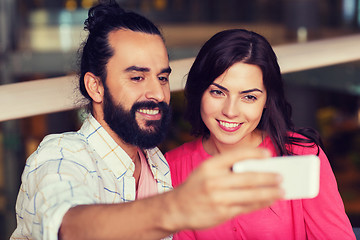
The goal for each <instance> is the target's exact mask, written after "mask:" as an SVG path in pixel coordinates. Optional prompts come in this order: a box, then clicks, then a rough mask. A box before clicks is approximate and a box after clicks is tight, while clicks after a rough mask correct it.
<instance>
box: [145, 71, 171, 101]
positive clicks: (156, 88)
mask: <svg viewBox="0 0 360 240" xmlns="http://www.w3.org/2000/svg"><path fill="white" fill-rule="evenodd" d="M166 90H167V88H166V87H165V86H164V85H162V84H161V82H160V80H159V79H158V78H157V77H156V78H155V77H154V78H152V79H151V81H148V84H147V85H146V90H145V91H146V93H145V97H146V98H147V99H150V100H154V101H156V102H162V101H164V99H165V92H164V91H166Z"/></svg>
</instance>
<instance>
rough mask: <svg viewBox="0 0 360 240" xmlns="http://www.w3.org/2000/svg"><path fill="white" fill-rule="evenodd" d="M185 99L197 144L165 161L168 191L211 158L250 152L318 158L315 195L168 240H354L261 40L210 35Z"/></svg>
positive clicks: (237, 33) (330, 178) (329, 176)
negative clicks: (294, 119) (236, 151)
mask: <svg viewBox="0 0 360 240" xmlns="http://www.w3.org/2000/svg"><path fill="white" fill-rule="evenodd" d="M185 96H186V99H187V112H186V118H187V120H188V121H189V122H190V123H191V125H192V133H193V134H194V135H195V136H198V138H197V139H196V140H194V141H192V142H190V143H185V144H184V145H182V146H180V147H178V148H176V149H174V150H172V151H170V152H168V153H167V154H166V155H165V157H166V159H167V160H168V162H169V165H170V170H171V175H172V182H173V185H174V187H176V186H178V185H179V184H181V183H182V182H183V181H184V180H185V179H186V178H187V176H188V175H189V173H190V172H192V171H193V170H194V169H195V168H196V167H197V166H198V165H199V164H200V163H201V162H203V161H205V160H206V159H208V158H210V157H211V156H214V155H216V154H218V153H220V152H225V151H228V150H230V149H233V148H237V147H240V146H241V147H244V146H245V147H246V146H252V147H254V146H255V147H262V148H267V149H269V150H270V151H271V153H272V155H273V156H283V155H305V154H316V155H318V156H319V158H320V161H321V166H320V169H321V170H320V171H321V172H320V192H319V195H318V196H317V197H315V198H313V199H301V200H287V201H285V200H284V201H278V202H276V203H275V204H273V205H272V206H271V207H269V208H267V209H263V210H260V211H257V212H254V213H250V214H246V215H241V216H238V217H236V218H234V219H232V220H230V221H228V222H226V223H224V224H222V225H220V226H217V227H215V228H211V229H204V230H198V231H183V232H180V233H177V234H176V235H175V239H355V236H354V233H353V231H352V227H351V224H350V222H349V219H348V217H347V216H346V214H345V210H344V206H343V203H342V200H341V197H340V194H339V192H338V190H337V183H336V180H335V177H334V174H333V172H332V170H331V167H330V164H329V162H328V159H327V157H326V155H325V154H324V152H323V150H322V149H321V145H322V144H321V140H320V138H319V136H318V134H317V133H316V132H315V131H314V130H312V129H308V128H303V129H297V128H295V127H294V124H293V123H292V121H291V106H290V105H289V103H288V102H287V101H286V100H285V96H284V89H283V81H282V76H281V73H280V68H279V65H278V63H277V58H276V55H275V53H274V52H273V50H272V47H271V46H270V44H269V43H268V42H267V40H266V39H265V38H264V37H262V36H260V35H259V34H256V33H254V32H250V31H246V30H240V29H234V30H227V31H223V32H220V33H217V34H216V35H214V36H213V37H212V38H211V39H210V40H209V41H207V42H206V43H205V45H204V46H203V47H202V48H201V50H200V52H199V54H198V56H197V57H196V59H195V62H194V64H193V66H192V67H191V69H190V72H189V75H188V79H187V83H186V87H185Z"/></svg>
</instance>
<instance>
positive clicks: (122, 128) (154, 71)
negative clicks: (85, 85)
mask: <svg viewBox="0 0 360 240" xmlns="http://www.w3.org/2000/svg"><path fill="white" fill-rule="evenodd" d="M109 43H110V45H111V47H112V48H113V49H114V56H113V57H111V58H110V60H109V62H108V64H107V78H106V83H105V84H104V102H103V110H104V120H105V121H106V123H107V124H108V125H109V127H110V128H111V129H112V130H113V131H114V132H115V133H116V134H117V135H118V136H119V137H120V138H121V139H123V140H124V141H125V142H127V143H129V144H132V145H135V146H139V147H141V148H151V147H154V146H156V145H157V144H159V143H160V142H161V141H162V140H163V138H164V136H165V132H166V128H167V125H168V123H169V122H170V121H169V118H170V113H169V107H168V104H169V102H170V88H169V81H168V80H169V74H170V67H169V60H168V55H167V51H166V48H165V45H164V43H163V41H162V39H161V37H160V36H158V35H151V34H145V33H139V32H133V31H129V30H118V31H114V32H112V33H110V34H109Z"/></svg>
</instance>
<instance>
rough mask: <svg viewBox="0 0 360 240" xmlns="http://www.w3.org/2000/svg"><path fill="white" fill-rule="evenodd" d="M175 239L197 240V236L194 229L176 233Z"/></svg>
mask: <svg viewBox="0 0 360 240" xmlns="http://www.w3.org/2000/svg"><path fill="white" fill-rule="evenodd" d="M173 240H196V237H195V234H194V232H193V231H191V230H185V231H181V232H178V233H175V234H174V237H173Z"/></svg>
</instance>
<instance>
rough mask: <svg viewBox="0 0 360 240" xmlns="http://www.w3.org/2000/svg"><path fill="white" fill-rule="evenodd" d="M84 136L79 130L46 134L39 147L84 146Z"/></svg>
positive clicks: (85, 140)
mask: <svg viewBox="0 0 360 240" xmlns="http://www.w3.org/2000/svg"><path fill="white" fill-rule="evenodd" d="M87 144H88V142H87V139H86V137H85V136H84V135H83V134H81V133H80V132H65V133H60V134H50V135H47V136H46V137H45V138H44V139H43V140H42V141H41V143H40V145H39V147H50V146H52V147H56V146H58V147H64V146H71V147H77V146H84V145H87Z"/></svg>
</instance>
